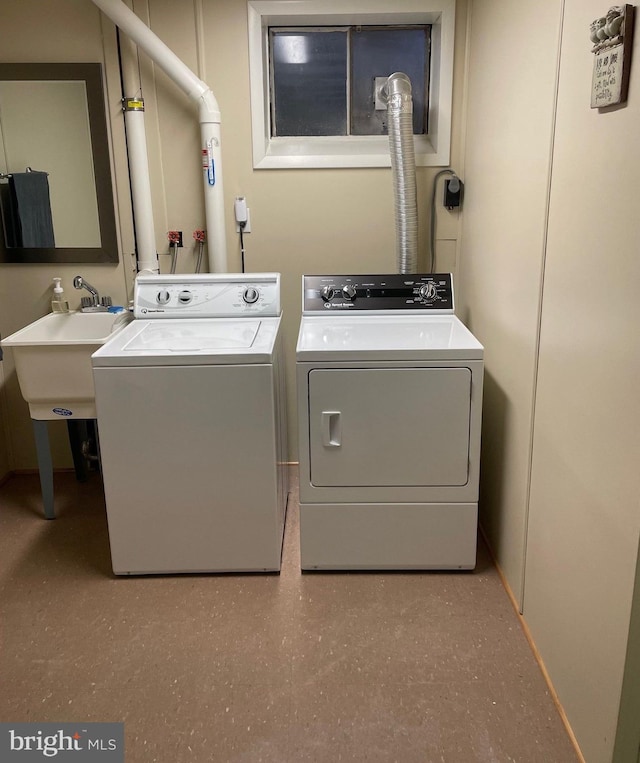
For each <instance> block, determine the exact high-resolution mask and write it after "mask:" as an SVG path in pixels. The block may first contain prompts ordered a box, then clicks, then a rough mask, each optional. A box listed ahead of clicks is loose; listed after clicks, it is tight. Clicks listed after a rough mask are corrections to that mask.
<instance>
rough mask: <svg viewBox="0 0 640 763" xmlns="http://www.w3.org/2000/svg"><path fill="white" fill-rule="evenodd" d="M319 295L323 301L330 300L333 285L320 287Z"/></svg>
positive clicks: (332, 296) (333, 294) (333, 292)
mask: <svg viewBox="0 0 640 763" xmlns="http://www.w3.org/2000/svg"><path fill="white" fill-rule="evenodd" d="M320 296H321V297H322V299H323V300H324V301H325V302H331V300H332V299H333V298H334V296H335V291H334V289H333V286H323V287H322V289H320Z"/></svg>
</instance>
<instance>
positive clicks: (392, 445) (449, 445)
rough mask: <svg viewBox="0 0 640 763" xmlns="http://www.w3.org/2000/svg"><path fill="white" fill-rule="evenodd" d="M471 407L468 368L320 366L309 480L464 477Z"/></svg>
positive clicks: (329, 483) (328, 483)
mask: <svg viewBox="0 0 640 763" xmlns="http://www.w3.org/2000/svg"><path fill="white" fill-rule="evenodd" d="M470 410H471V370H470V369H469V368H463V367H460V368H458V367H456V368H356V369H353V368H349V369H345V368H341V369H314V370H312V371H311V372H310V373H309V429H310V431H309V437H310V444H309V450H310V453H309V455H310V459H311V483H312V484H313V485H314V486H317V487H346V486H353V487H359V486H371V487H376V486H380V487H382V486H418V487H435V486H461V485H465V484H466V483H467V481H468V478H469V425H470Z"/></svg>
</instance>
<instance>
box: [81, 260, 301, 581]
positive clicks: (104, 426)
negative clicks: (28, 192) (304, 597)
mask: <svg viewBox="0 0 640 763" xmlns="http://www.w3.org/2000/svg"><path fill="white" fill-rule="evenodd" d="M134 315H135V320H134V321H132V323H131V324H129V326H127V327H126V328H125V329H123V330H122V331H121V332H120V333H119V334H118V335H117V336H115V337H114V338H113V339H112V340H110V341H108V342H106V343H105V344H104V345H103V346H102V347H101V348H100V349H99V350H98V351H97V352H96V353H94V355H93V356H92V364H93V373H94V382H95V390H96V408H97V417H98V434H99V440H100V453H101V461H102V473H103V478H104V488H105V496H106V504H107V518H108V524H109V541H110V545H111V557H112V564H113V570H114V572H115V573H116V574H150V573H174V572H176V573H177V572H229V571H263V570H279V569H280V558H281V550H282V539H283V532H284V522H285V512H286V501H287V493H288V489H287V471H286V422H285V400H284V368H283V365H282V362H283V361H282V339H281V332H280V322H281V314H280V276H279V274H277V273H253V274H222V275H221V274H197V275H148V276H145V275H141V276H138V278H137V280H136V287H135V298H134Z"/></svg>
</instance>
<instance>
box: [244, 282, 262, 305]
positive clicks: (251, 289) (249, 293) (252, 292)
mask: <svg viewBox="0 0 640 763" xmlns="http://www.w3.org/2000/svg"><path fill="white" fill-rule="evenodd" d="M242 299H243V300H244V301H245V302H246V304H247V305H253V304H254V303H255V302H257V301H258V299H260V292H259V291H258V290H257V289H256V288H255V286H247V288H246V289H245V290H244V293H243V295H242Z"/></svg>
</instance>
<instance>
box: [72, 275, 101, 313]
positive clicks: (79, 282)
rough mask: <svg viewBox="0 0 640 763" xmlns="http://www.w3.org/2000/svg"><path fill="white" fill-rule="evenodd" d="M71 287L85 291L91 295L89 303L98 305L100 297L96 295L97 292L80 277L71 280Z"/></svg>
mask: <svg viewBox="0 0 640 763" xmlns="http://www.w3.org/2000/svg"><path fill="white" fill-rule="evenodd" d="M73 285H74V287H75V288H76V289H86V290H87V291H88V292H89V294H91V302H92V304H93V305H94V306H97V305H99V304H100V295H99V294H98V290H97V289H94V288H93V286H92V285H91V284H90V283H89V282H88V281H85V280H84V278H83V277H82V276H76V277H75V278H74V279H73Z"/></svg>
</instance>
